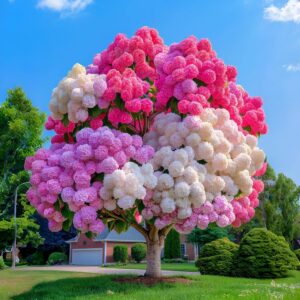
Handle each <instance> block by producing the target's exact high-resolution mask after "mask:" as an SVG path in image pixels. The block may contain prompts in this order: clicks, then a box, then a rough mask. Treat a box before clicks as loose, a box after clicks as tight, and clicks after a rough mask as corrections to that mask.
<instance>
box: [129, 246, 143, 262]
mask: <svg viewBox="0 0 300 300" xmlns="http://www.w3.org/2000/svg"><path fill="white" fill-rule="evenodd" d="M146 252H147V247H146V245H145V244H134V245H133V246H132V248H131V257H132V258H133V259H134V260H135V261H136V262H137V263H140V262H141V261H142V260H143V259H145V257H146Z"/></svg>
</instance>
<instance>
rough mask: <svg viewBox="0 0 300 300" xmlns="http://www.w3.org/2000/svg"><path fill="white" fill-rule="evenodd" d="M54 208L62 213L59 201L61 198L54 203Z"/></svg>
mask: <svg viewBox="0 0 300 300" xmlns="http://www.w3.org/2000/svg"><path fill="white" fill-rule="evenodd" d="M54 208H55V210H57V211H60V201H59V198H58V199H57V200H56V202H55V203H54Z"/></svg>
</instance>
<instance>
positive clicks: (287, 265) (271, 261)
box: [235, 228, 299, 278]
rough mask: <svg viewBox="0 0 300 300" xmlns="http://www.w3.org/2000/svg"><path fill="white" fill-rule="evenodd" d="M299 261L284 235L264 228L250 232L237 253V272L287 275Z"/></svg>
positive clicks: (259, 276) (248, 274)
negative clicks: (278, 234)
mask: <svg viewBox="0 0 300 300" xmlns="http://www.w3.org/2000/svg"><path fill="white" fill-rule="evenodd" d="M298 264H299V262H298V261H297V257H296V255H295V254H294V253H293V252H292V251H291V249H290V247H289V245H288V243H287V242H286V241H285V239H284V238H283V237H279V236H277V235H276V234H274V233H273V232H271V231H268V230H267V229H263V228H255V229H252V230H251V231H250V232H248V233H247V234H246V235H245V236H244V238H243V239H242V241H241V244H240V247H239V250H238V251H237V255H236V270H235V272H236V273H235V274H236V275H238V276H243V277H254V278H277V277H285V276H287V273H288V271H289V270H292V269H296V268H297V266H298Z"/></svg>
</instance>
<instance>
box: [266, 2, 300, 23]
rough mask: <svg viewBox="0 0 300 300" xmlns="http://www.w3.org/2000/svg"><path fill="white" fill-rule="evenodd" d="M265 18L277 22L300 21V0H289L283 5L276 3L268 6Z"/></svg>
mask: <svg viewBox="0 0 300 300" xmlns="http://www.w3.org/2000/svg"><path fill="white" fill-rule="evenodd" d="M265 18H266V19H268V20H270V21H275V22H296V23H300V0H288V1H287V3H286V4H285V5H283V6H282V7H278V6H275V5H274V4H272V5H270V6H268V7H266V8H265Z"/></svg>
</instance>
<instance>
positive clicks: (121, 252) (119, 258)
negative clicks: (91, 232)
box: [113, 245, 128, 264]
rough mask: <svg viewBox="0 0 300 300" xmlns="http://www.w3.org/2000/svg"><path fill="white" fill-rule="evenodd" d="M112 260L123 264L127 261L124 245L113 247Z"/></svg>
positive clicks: (126, 251)
mask: <svg viewBox="0 0 300 300" xmlns="http://www.w3.org/2000/svg"><path fill="white" fill-rule="evenodd" d="M113 258H114V261H115V262H117V263H124V264H125V263H126V262H127V260H128V247H127V246H125V245H116V246H114V252H113Z"/></svg>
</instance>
